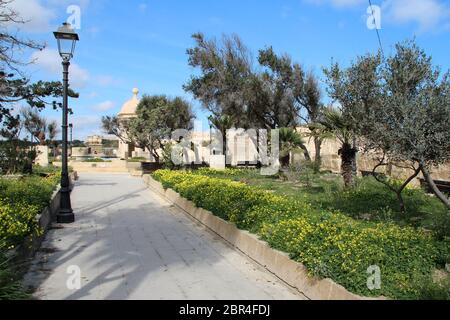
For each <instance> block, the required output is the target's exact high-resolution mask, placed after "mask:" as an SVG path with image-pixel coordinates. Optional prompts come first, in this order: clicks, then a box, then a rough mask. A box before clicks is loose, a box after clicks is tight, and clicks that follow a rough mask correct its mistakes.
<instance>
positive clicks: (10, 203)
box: [0, 174, 60, 246]
mask: <svg viewBox="0 0 450 320" xmlns="http://www.w3.org/2000/svg"><path fill="white" fill-rule="evenodd" d="M59 177H60V176H59V174H51V175H49V176H48V177H45V178H44V177H38V176H31V177H25V178H23V179H20V180H6V179H0V243H3V244H6V245H8V246H13V245H16V244H18V243H20V242H21V241H22V240H23V239H24V238H25V237H26V236H28V235H30V234H33V233H35V232H39V230H38V226H37V223H36V219H35V217H36V215H38V214H40V213H41V212H42V210H43V209H44V208H45V207H46V206H48V204H49V202H50V199H51V196H52V194H53V192H54V190H55V188H56V186H57V184H58V182H59Z"/></svg>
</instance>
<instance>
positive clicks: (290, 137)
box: [279, 128, 306, 167]
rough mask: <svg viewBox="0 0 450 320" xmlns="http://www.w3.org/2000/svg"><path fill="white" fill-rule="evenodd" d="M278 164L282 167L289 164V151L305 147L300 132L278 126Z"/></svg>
mask: <svg viewBox="0 0 450 320" xmlns="http://www.w3.org/2000/svg"><path fill="white" fill-rule="evenodd" d="M279 137H280V144H281V145H280V164H281V166H282V167H287V166H289V164H290V162H291V157H290V154H291V151H293V150H295V149H298V148H301V149H305V148H306V147H305V144H304V142H303V139H302V136H301V135H300V133H298V132H297V131H295V130H294V129H292V128H280V131H279Z"/></svg>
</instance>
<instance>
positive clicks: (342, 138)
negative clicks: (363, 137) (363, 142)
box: [315, 107, 357, 187]
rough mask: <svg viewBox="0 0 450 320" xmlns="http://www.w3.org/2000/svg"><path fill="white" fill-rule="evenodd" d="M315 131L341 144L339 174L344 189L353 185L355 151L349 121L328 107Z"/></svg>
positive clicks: (336, 110)
mask: <svg viewBox="0 0 450 320" xmlns="http://www.w3.org/2000/svg"><path fill="white" fill-rule="evenodd" d="M315 128H316V130H318V131H321V132H322V134H323V135H325V136H326V135H332V136H333V137H335V138H336V139H337V140H339V142H340V143H341V148H340V149H339V151H338V154H339V155H340V156H341V160H342V163H341V174H342V177H343V178H344V185H345V187H350V186H352V185H353V184H354V167H355V165H356V153H357V150H356V149H355V148H354V147H353V139H354V133H353V132H354V131H353V127H352V125H351V124H350V122H349V121H347V119H346V118H345V117H344V116H343V114H342V112H341V111H340V110H338V109H335V108H332V107H328V108H326V109H325V110H324V111H323V113H322V119H321V120H320V121H319V122H318V124H316V126H315Z"/></svg>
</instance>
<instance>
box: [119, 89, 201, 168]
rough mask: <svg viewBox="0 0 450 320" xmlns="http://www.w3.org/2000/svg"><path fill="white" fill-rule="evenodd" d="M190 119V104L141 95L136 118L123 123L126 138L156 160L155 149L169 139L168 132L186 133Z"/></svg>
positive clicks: (192, 117) (179, 100) (181, 99)
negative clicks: (145, 150) (182, 130)
mask: <svg viewBox="0 0 450 320" xmlns="http://www.w3.org/2000/svg"><path fill="white" fill-rule="evenodd" d="M194 118H195V116H194V115H193V113H192V110H191V105H190V104H189V103H188V102H187V101H185V100H184V99H183V98H180V97H176V98H173V99H172V98H169V97H167V96H164V95H156V96H147V95H144V96H143V97H142V99H141V101H140V102H139V105H138V106H137V110H136V117H135V118H132V119H131V120H129V122H128V123H127V124H126V130H127V135H128V137H129V138H130V139H131V140H132V141H133V142H134V143H135V144H136V145H137V146H139V147H141V148H144V149H147V150H149V151H150V152H151V154H152V156H153V157H154V158H155V159H156V160H159V157H160V156H159V153H158V150H159V149H162V148H163V147H164V144H165V141H168V140H170V139H171V138H172V136H171V135H172V132H173V131H175V130H177V129H184V130H190V129H191V128H192V120H193V119H194Z"/></svg>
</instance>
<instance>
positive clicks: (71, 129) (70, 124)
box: [69, 123, 73, 156]
mask: <svg viewBox="0 0 450 320" xmlns="http://www.w3.org/2000/svg"><path fill="white" fill-rule="evenodd" d="M69 129H70V143H69V146H70V156H72V144H73V134H72V133H73V124H72V123H69Z"/></svg>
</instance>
